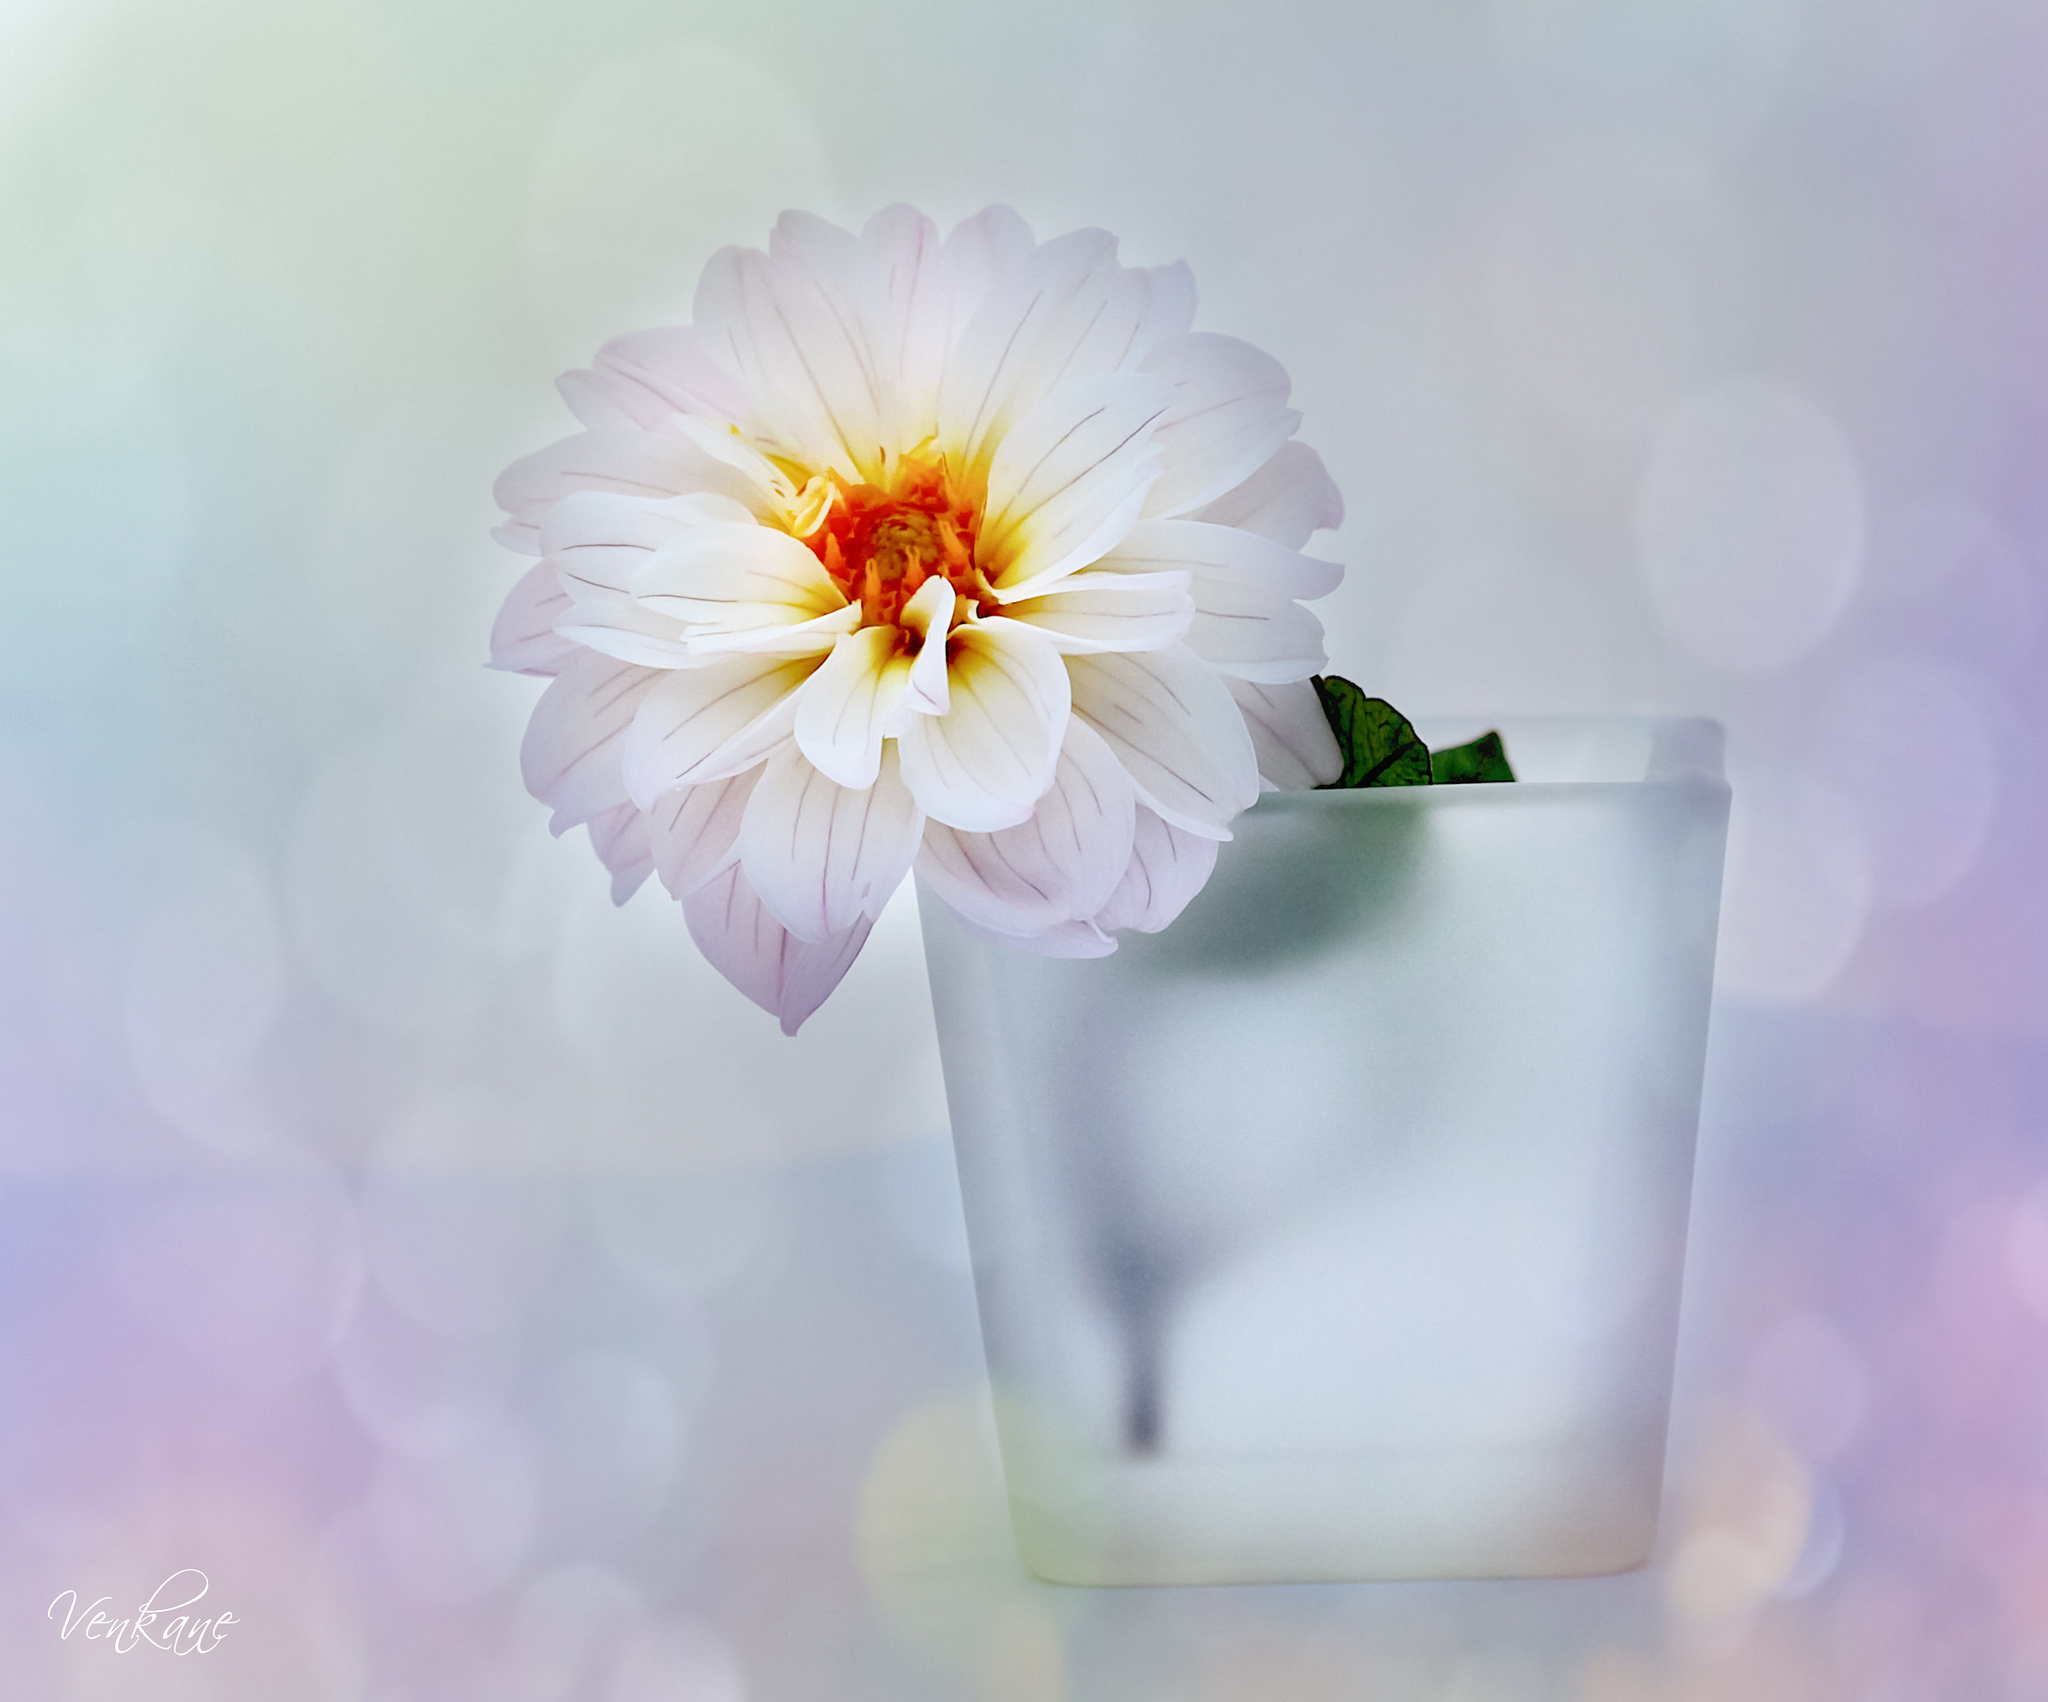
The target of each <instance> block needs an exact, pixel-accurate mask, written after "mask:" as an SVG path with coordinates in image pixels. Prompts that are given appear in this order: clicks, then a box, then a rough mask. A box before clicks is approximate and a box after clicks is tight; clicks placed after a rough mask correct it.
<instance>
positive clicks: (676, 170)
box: [522, 41, 832, 361]
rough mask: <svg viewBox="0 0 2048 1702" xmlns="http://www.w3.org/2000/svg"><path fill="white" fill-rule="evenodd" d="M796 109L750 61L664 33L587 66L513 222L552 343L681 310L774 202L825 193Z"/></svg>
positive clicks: (812, 135) (817, 151) (578, 342)
mask: <svg viewBox="0 0 2048 1702" xmlns="http://www.w3.org/2000/svg"><path fill="white" fill-rule="evenodd" d="M831 182H832V174H831V168H830V164H829V156H828V154H827V152H826V149H825V145H824V142H823V140H822V139H821V137H820V136H819V134H818V130H817V127H816V125H815V123H814V122H813V120H812V118H811V115H810V111H809V108H808V106H807V104H806V103H805V101H804V100H803V99H802V98H801V97H800V96H799V95H797V94H796V93H795V92H794V91H793V90H791V89H789V88H787V87H785V86H784V85H783V84H782V83H780V82H778V81H777V80H776V79H775V78H774V77H773V76H772V75H770V74H769V73H768V72H767V71H766V70H764V69H763V68H762V66H761V65H760V64H759V63H757V62H756V61H754V60H752V59H750V58H748V57H746V56H745V55H744V54H742V53H738V52H735V51H734V50H733V49H731V48H729V47H722V46H718V45H715V44H713V43H711V42H708V41H671V42H669V43H667V44H665V45H662V46H659V47H654V48H651V49H647V50H642V51H636V52H635V53H634V54H633V55H632V56H631V57H630V58H621V59H617V60H614V61H612V62H611V63H609V64H606V65H602V66H600V67H599V68H598V69H597V70H596V71H594V72H592V73H591V74H590V75H589V76H587V77H585V78H584V79H583V81H582V82H581V83H579V84H578V85H577V86H576V88H575V90H574V91H573V92H572V93H571V94H570V95H569V97H568V99H567V100H566V101H564V102H563V103H562V105H561V107H560V108H559V109H558V110H557V111H556V112H555V114H554V116H553V117H552V118H551V119H550V120H549V122H548V127H547V131H546V134H545V135H544V136H543V137H542V138H541V142H540V146H539V150H538V152H537V153H536V155H535V158H534V163H533V173H532V177H531V179H530V181H529V185H528V189H527V199H526V217H525V224H524V228H523V231H522V238H523V243H522V246H523V250H524V253H525V258H526V275H527V282H528V287H529V292H530V294H531V297H532V299H533V302H534V305H535V306H536V308H537V309H538V310H539V311H540V312H541V313H542V314H543V315H544V316H545V318H546V321H547V325H548V329H549V331H550V333H551V334H552V338H553V341H554V342H556V343H557V344H558V345H565V346H567V347H569V348H572V349H573V350H574V355H573V358H575V359H577V360H579V361H580V360H584V359H587V358H588V356H589V353H590V352H592V351H594V350H595V348H596V346H597V344H598V343H599V342H600V341H601V340H603V339H604V338H606V337H610V336H615V335H617V334H618V333H620V332H622V331H630V330H635V329H637V328H639V327H641V326H645V325H673V324H678V323H682V322H686V321H687V320H688V319H689V318H690V301H691V297H692V295H693V293H694V292H695V290H696V287H697V277H698V274H699V273H700V272H701V271H702V270H703V267H704V262H705V261H706V260H708V259H709V258H710V257H711V255H712V252H713V251H714V250H715V249H717V248H719V247H720V246H722V245H723V244H725V243H728V242H733V241H741V242H745V243H748V244H755V243H758V242H760V240H761V238H762V235H763V233H764V232H766V231H767V229H768V228H769V226H770V225H771V224H772V223H773V222H774V219H775V216H776V215H777V214H778V213H779V212H781V211H782V209H783V208H785V207H805V208H810V209H812V210H820V209H822V208H823V207H824V206H826V205H828V204H829V202H830V200H831Z"/></svg>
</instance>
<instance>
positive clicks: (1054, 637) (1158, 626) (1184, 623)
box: [1003, 570, 1195, 654]
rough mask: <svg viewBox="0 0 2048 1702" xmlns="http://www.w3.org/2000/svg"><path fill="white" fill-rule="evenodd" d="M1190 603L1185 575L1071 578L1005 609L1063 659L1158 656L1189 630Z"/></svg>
mask: <svg viewBox="0 0 2048 1702" xmlns="http://www.w3.org/2000/svg"><path fill="white" fill-rule="evenodd" d="M1194 612H1195V600H1194V598H1193V596H1192V595H1190V593H1189V591H1188V576H1187V575H1186V574H1185V573H1095V572H1090V571H1086V570H1084V571H1082V572H1080V573H1070V574H1068V575H1067V576H1066V577H1065V578H1064V579H1061V580H1060V581H1058V582H1057V583H1056V584H1055V585H1054V586H1053V588H1052V589H1051V590H1050V591H1048V592H1047V593H1046V594H1045V595H1044V596H1042V597H1027V598H1025V599H1024V600H1023V601H1022V602H1018V603H1008V604H1005V605H1004V608H1003V613H1004V614H1005V615H1007V616H1008V617H1009V618H1010V619H1012V620H1019V621H1022V622H1024V623H1025V625H1027V626H1033V627H1036V628H1037V629H1038V630H1039V631H1040V632H1042V633H1044V634H1045V636H1046V637H1047V638H1048V639H1050V640H1051V641H1052V646H1053V648H1054V649H1055V650H1059V651H1061V652H1063V653H1066V654H1075V653H1082V652H1087V651H1095V650H1157V649H1158V648H1159V647H1160V646H1161V645H1164V644H1171V643H1173V642H1174V640H1175V639H1177V638H1179V637H1180V636H1181V635H1182V634H1183V633H1185V632H1186V631H1187V630H1188V623H1189V621H1191V620H1192V619H1193V618H1194Z"/></svg>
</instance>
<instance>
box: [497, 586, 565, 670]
mask: <svg viewBox="0 0 2048 1702" xmlns="http://www.w3.org/2000/svg"><path fill="white" fill-rule="evenodd" d="M568 608H569V596H568V593H567V592H565V591H564V590H563V589H562V584H561V581H560V580H559V579H558V578H557V577H556V576H555V569H554V565H553V564H552V563H551V562H545V561H542V562H536V563H535V564H534V565H533V566H532V567H530V568H528V569H527V570H526V572H525V573H524V574H522V575H521V576H520V579H519V583H518V584H517V585H515V586H513V587H512V590H511V592H510V593H509V594H508V595H507V596H506V598H505V603H504V606H503V607H502V608H501V609H499V610H498V618H497V620H496V621H494V622H493V623H492V624H491V660H490V666H491V667H493V668H500V669H503V670H504V671H505V672H506V673H511V674H542V675H549V674H558V673H560V672H561V671H562V666H563V664H564V663H566V662H567V661H568V660H569V659H570V658H571V657H572V656H574V655H575V654H576V648H577V647H576V643H575V641H574V640H573V639H568V638H564V637H562V636H561V635H560V634H559V633H557V632H556V631H555V622H556V621H557V620H558V619H559V618H560V617H561V616H562V615H563V614H565V613H566V612H567V611H568Z"/></svg>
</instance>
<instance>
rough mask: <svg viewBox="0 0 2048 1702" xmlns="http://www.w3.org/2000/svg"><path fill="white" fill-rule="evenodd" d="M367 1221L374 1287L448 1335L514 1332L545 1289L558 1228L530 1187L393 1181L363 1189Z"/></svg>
mask: <svg viewBox="0 0 2048 1702" xmlns="http://www.w3.org/2000/svg"><path fill="white" fill-rule="evenodd" d="M362 1221H363V1246H364V1251H365V1253H366V1254H367V1255H368V1259H369V1266H370V1275H371V1277H372V1279H373V1280H374V1281H375V1283H376V1285H377V1287H378V1288H379V1289H380V1290H382V1291H383V1293H385V1294H386V1295H388V1296H389V1297H390V1299H391V1300H392V1302H393V1303H394V1304H395V1305H397V1306H398V1307H399V1308H400V1309H401V1310H403V1311H404V1312H406V1313H407V1314H409V1315H410V1316H412V1317H413V1318H416V1319H418V1320H419V1322H421V1323H423V1324H426V1325H429V1326H430V1327H432V1328H434V1329H437V1330H445V1331H447V1332H449V1333H450V1334H466V1333H471V1332H490V1331H494V1330H502V1329H504V1328H506V1327H508V1326H509V1325H511V1324H514V1323H516V1322H517V1320H518V1319H519V1317H520V1316H521V1314H522V1313H523V1312H524V1310H525V1308H526V1306H527V1304H528V1302H529V1301H530V1300H531V1299H532V1297H533V1295H534V1294H535V1293H536V1292H537V1291H538V1290H539V1289H540V1287H541V1286H542V1285H543V1284H544V1283H545V1282H546V1281H547V1280H548V1276H549V1272H550V1269H551V1267H552V1265H553V1262H554V1257H555V1253H556V1238H557V1236H558V1234H559V1232H560V1228H561V1226H560V1224H559V1222H557V1221H556V1218H555V1213H554V1210H553V1208H552V1207H551V1206H549V1205H548V1204H546V1203H545V1202H544V1201H543V1200H542V1198H541V1196H540V1194H539V1192H538V1191H537V1190H536V1189H535V1188H533V1187H530V1186H527V1187H518V1186H506V1185H500V1184H493V1183H491V1182H488V1181H480V1180H477V1179H475V1178H470V1177H456V1176H432V1175H404V1174H399V1173H395V1172H383V1173H377V1174H373V1175H371V1176H370V1177H369V1179H368V1180H367V1181H366V1182H365V1184H364V1186H363V1192H362Z"/></svg>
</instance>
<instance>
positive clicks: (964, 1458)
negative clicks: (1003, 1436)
mask: <svg viewBox="0 0 2048 1702" xmlns="http://www.w3.org/2000/svg"><path fill="white" fill-rule="evenodd" d="M857 1534H858V1541H859V1546H860V1569H861V1576H862V1578H863V1579H865V1580H866V1582H867V1586H868V1592H869V1594H870V1595H871V1596H872V1597H873V1599H874V1602H875V1606H876V1609H877V1611H878V1612H880V1614H881V1615H882V1617H883V1619H884V1620H885V1621H887V1623H888V1625H889V1627H890V1629H891V1630H893V1631H894V1632H895V1633H896V1634H897V1635H898V1636H900V1637H902V1638H903V1639H904V1641H906V1642H907V1643H909V1644H910V1645H911V1646H912V1647H913V1648H915V1649H918V1650H920V1651H922V1652H923V1653H924V1654H926V1655H928V1656H930V1657H932V1658H933V1659H934V1660H938V1661H940V1662H942V1663H944V1664H946V1665H948V1666H951V1667H953V1668H954V1669H955V1670H960V1669H963V1668H964V1669H965V1670H966V1671H969V1672H978V1671H980V1670H982V1667H983V1661H984V1659H985V1655H986V1651H987V1648H988V1645H989V1640H990V1638H991V1637H992V1636H994V1635H995V1632H996V1628H997V1626H998V1625H999V1624H1000V1622H1001V1619H1002V1615H1003V1612H1004V1608H1005V1604H1006V1603H1007V1602H1008V1601H1009V1599H1010V1598H1011V1597H1012V1596H1013V1595H1014V1594H1016V1593H1018V1591H1019V1589H1020V1587H1021V1586H1022V1585H1023V1582H1024V1578H1023V1567H1022V1562H1020V1561H1019V1560H1018V1558H1017V1548H1016V1543H1015V1540H1014V1539H1013V1537H1012V1536H1011V1532H1010V1516H1009V1507H1008V1505H1007V1503H1006V1502H1005V1501H1004V1498H1003V1477H1002V1467H1001V1465H1000V1463H999V1462H998V1459H997V1454H996V1439H995V1426H994V1423H993V1420H992V1418H991V1415H990V1410H989V1406H988V1402H987V1397H986V1395H985V1394H984V1395H981V1396H978V1397H970V1398H965V1399H956V1400H946V1401H934V1402H930V1403H928V1404H926V1405H922V1406H916V1407H912V1408H911V1409H910V1410H909V1411H908V1412H906V1413H904V1414H903V1416H902V1417H900V1418H899V1419H898V1420H897V1421H896V1423H895V1424H894V1425H892V1426H891V1427H890V1430H889V1433H888V1435H886V1436H885V1437H884V1438H883V1439H882V1443H881V1446H880V1447H878V1448H877V1449H876V1450H875V1455H874V1458H873V1460H872V1461H871V1462H870V1464H869V1466H868V1470H867V1475H866V1477H865V1478H864V1479H863V1481H862V1483H861V1487H860V1513H859V1523H858V1526H857Z"/></svg>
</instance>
